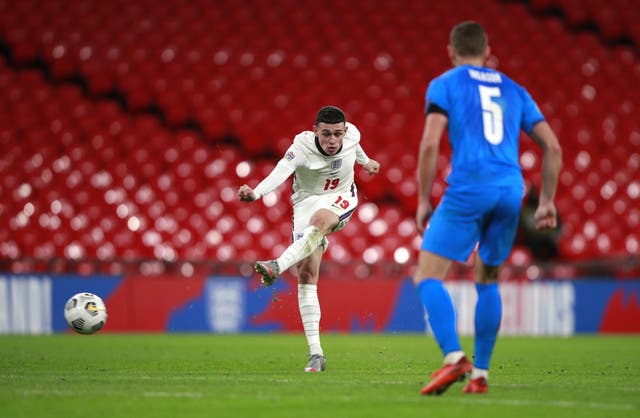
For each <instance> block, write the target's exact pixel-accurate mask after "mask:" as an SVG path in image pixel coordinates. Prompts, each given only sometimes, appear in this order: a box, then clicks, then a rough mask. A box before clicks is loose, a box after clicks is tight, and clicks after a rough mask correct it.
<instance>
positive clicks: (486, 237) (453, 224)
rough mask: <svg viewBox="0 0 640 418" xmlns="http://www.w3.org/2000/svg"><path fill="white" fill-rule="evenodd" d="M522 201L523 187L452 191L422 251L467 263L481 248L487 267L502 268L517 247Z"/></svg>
mask: <svg viewBox="0 0 640 418" xmlns="http://www.w3.org/2000/svg"><path fill="white" fill-rule="evenodd" d="M522 198H523V188H522V185H518V186H517V187H515V186H506V185H502V186H493V187H490V186H483V187H474V188H470V187H466V188H463V189H460V188H459V189H455V190H453V189H451V188H449V189H447V191H446V192H445V194H444V196H443V198H442V200H441V201H440V204H439V205H438V206H437V208H436V210H435V211H434V213H433V215H432V216H431V219H430V220H429V224H428V225H427V228H426V230H425V232H424V235H423V237H422V245H421V247H420V248H421V249H422V250H425V251H430V252H432V253H435V254H438V255H440V256H442V257H445V258H448V259H450V260H455V261H459V262H465V261H466V260H467V259H468V257H469V256H470V255H471V252H472V251H473V249H474V247H475V246H476V244H478V254H479V255H480V258H481V259H482V261H483V262H484V263H485V264H486V265H489V266H497V265H500V264H502V262H503V261H504V260H506V259H507V258H508V257H509V254H510V253H511V249H512V247H513V241H514V239H515V236H516V232H517V229H518V222H519V219H520V209H521V206H522Z"/></svg>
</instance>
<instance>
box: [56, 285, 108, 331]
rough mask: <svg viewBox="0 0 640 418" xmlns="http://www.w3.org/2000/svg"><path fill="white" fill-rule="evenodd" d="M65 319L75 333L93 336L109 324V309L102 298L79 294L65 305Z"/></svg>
mask: <svg viewBox="0 0 640 418" xmlns="http://www.w3.org/2000/svg"><path fill="white" fill-rule="evenodd" d="M64 319H66V320H67V324H69V327H70V328H71V329H73V330H74V331H76V332H78V333H80V334H93V333H95V332H98V331H100V329H101V328H102V327H103V326H104V324H105V323H106V322H107V307H106V306H105V304H104V302H103V301H102V299H100V296H97V295H94V294H93V293H78V294H75V295H73V296H71V298H70V299H69V300H68V301H67V303H66V304H65V305H64Z"/></svg>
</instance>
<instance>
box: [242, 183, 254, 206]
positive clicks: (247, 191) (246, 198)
mask: <svg viewBox="0 0 640 418" xmlns="http://www.w3.org/2000/svg"><path fill="white" fill-rule="evenodd" d="M238 198H239V199H240V200H241V201H243V202H253V201H254V200H256V194H255V192H254V191H253V189H252V188H251V187H249V186H247V185H246V184H243V185H242V186H240V188H239V189H238Z"/></svg>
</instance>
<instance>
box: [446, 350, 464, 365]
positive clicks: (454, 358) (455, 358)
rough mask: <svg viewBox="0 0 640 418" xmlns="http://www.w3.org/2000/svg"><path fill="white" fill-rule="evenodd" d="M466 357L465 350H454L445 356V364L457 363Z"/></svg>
mask: <svg viewBox="0 0 640 418" xmlns="http://www.w3.org/2000/svg"><path fill="white" fill-rule="evenodd" d="M462 357H464V351H452V352H450V353H449V354H447V355H446V356H444V364H456V363H457V362H459V361H460V359H461V358H462Z"/></svg>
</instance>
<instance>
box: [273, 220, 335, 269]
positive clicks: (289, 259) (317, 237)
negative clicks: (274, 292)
mask: <svg viewBox="0 0 640 418" xmlns="http://www.w3.org/2000/svg"><path fill="white" fill-rule="evenodd" d="M338 222H340V219H339V218H338V215H336V214H335V213H333V212H332V211H330V210H328V209H318V210H317V211H316V212H314V214H313V215H312V216H311V218H310V219H309V225H308V226H307V227H306V228H304V231H303V232H302V237H300V239H297V240H296V241H295V242H294V243H293V244H291V245H290V246H289V247H288V248H287V249H286V250H285V251H284V252H283V253H282V255H281V256H280V257H279V258H278V259H277V260H276V261H277V263H278V267H279V268H280V271H281V272H282V271H285V270H287V269H288V268H290V267H291V266H293V265H294V264H296V263H298V262H299V261H301V260H304V259H305V258H307V257H309V256H310V255H311V254H312V253H313V252H314V251H315V250H316V249H317V248H318V247H319V246H320V244H322V241H323V239H324V236H325V235H327V234H328V233H329V232H331V230H332V229H333V228H334V227H335V226H336V225H338Z"/></svg>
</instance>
